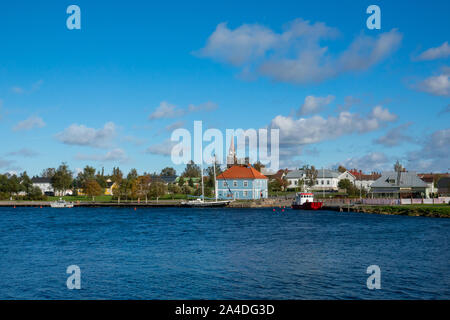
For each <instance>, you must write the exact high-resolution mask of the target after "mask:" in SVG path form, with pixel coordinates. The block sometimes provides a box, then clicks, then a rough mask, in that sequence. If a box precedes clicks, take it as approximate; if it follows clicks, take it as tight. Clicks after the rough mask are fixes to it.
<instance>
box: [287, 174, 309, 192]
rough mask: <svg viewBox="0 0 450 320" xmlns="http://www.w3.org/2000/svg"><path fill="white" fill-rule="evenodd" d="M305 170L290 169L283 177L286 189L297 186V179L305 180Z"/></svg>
mask: <svg viewBox="0 0 450 320" xmlns="http://www.w3.org/2000/svg"><path fill="white" fill-rule="evenodd" d="M305 178H306V172H305V171H304V170H302V169H296V170H290V171H289V172H288V173H287V174H286V175H285V179H286V180H287V182H288V185H287V187H286V188H287V189H295V188H298V187H299V180H302V179H303V180H305Z"/></svg>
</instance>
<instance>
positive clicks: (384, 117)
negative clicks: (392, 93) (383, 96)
mask: <svg viewBox="0 0 450 320" xmlns="http://www.w3.org/2000/svg"><path fill="white" fill-rule="evenodd" d="M371 116H372V118H374V119H378V120H381V121H387V122H389V121H394V120H396V119H397V116H396V115H395V114H392V113H390V112H389V110H388V109H385V108H383V107H382V106H376V107H375V108H373V110H372V114H371Z"/></svg>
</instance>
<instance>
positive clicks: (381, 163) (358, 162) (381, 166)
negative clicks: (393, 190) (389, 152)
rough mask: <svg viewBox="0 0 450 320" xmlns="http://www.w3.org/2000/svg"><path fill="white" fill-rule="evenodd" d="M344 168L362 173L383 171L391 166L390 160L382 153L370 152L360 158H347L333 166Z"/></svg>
mask: <svg viewBox="0 0 450 320" xmlns="http://www.w3.org/2000/svg"><path fill="white" fill-rule="evenodd" d="M339 165H341V166H344V167H345V168H347V169H358V170H362V171H364V172H373V171H385V170H388V169H389V168H390V167H391V166H392V163H391V160H390V159H389V158H388V157H387V156H386V155H385V154H384V153H382V152H371V153H368V154H366V155H364V156H361V157H352V158H347V159H345V160H344V161H340V162H338V163H337V164H336V165H335V166H336V167H337V166H339Z"/></svg>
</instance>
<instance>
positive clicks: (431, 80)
mask: <svg viewBox="0 0 450 320" xmlns="http://www.w3.org/2000/svg"><path fill="white" fill-rule="evenodd" d="M449 77H450V68H448V67H447V68H443V69H442V74H440V75H437V76H431V77H428V78H426V79H425V80H423V81H422V82H421V83H419V84H418V86H417V87H418V89H419V90H421V91H424V92H427V93H430V94H432V95H435V96H450V80H449Z"/></svg>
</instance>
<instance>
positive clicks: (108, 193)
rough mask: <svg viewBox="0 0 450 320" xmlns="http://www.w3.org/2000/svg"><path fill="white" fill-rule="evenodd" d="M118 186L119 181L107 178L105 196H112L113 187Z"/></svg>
mask: <svg viewBox="0 0 450 320" xmlns="http://www.w3.org/2000/svg"><path fill="white" fill-rule="evenodd" d="M116 187H117V183H115V182H113V181H111V179H108V180H106V188H105V193H104V194H105V196H112V195H113V191H114V190H113V189H114V188H116Z"/></svg>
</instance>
